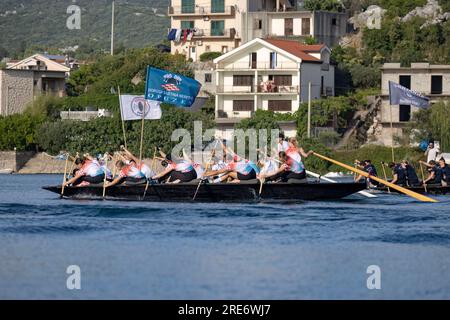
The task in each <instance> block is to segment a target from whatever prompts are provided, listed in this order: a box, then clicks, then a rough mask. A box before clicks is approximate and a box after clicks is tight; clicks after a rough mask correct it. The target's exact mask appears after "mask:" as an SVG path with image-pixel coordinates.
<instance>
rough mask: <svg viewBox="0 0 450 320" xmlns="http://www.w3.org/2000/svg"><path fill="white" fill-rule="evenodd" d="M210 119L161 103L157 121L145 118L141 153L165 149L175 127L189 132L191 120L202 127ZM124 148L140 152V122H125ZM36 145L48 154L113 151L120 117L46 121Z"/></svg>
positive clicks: (120, 140) (207, 125)
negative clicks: (126, 145)
mask: <svg viewBox="0 0 450 320" xmlns="http://www.w3.org/2000/svg"><path fill="white" fill-rule="evenodd" d="M213 119H214V118H213V117H212V116H211V115H206V114H204V113H202V112H187V111H185V110H183V109H180V108H176V107H171V106H163V116H162V118H161V120H147V121H145V127H144V156H146V157H150V156H152V154H153V148H154V147H156V146H160V145H162V146H164V151H165V152H169V151H170V150H171V148H172V147H173V146H175V144H176V143H177V142H172V141H171V135H172V132H173V131H174V130H175V129H179V128H184V129H186V130H188V131H189V132H190V133H191V134H193V129H194V121H202V123H203V129H204V130H206V129H208V128H212V127H213V126H214V120H213ZM125 128H126V138H127V143H128V148H129V149H130V150H131V151H132V152H134V153H135V154H139V151H140V138H141V137H140V134H141V121H127V122H125ZM38 142H39V145H40V147H41V148H42V149H43V150H45V151H48V152H49V153H51V154H57V153H59V152H60V151H61V150H67V151H69V152H71V153H76V152H80V153H84V152H89V153H91V154H97V153H104V152H106V151H108V152H114V151H117V150H118V149H119V147H120V145H122V144H124V142H125V141H124V139H123V133H122V123H121V120H120V116H118V115H116V116H115V117H113V118H98V119H95V120H92V121H88V122H81V121H56V122H46V123H44V124H43V125H42V126H41V127H40V129H39V140H38Z"/></svg>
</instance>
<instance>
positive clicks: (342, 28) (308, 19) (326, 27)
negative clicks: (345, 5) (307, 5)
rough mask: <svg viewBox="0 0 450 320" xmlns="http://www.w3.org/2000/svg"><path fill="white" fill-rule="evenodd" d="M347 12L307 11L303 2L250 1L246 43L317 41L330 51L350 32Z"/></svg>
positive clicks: (245, 33)
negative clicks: (260, 39)
mask: <svg viewBox="0 0 450 320" xmlns="http://www.w3.org/2000/svg"><path fill="white" fill-rule="evenodd" d="M348 18H349V17H348V14H347V13H344V12H328V11H308V10H305V9H304V6H303V1H296V0H249V6H248V13H247V17H245V19H244V28H243V30H244V31H243V32H242V40H243V42H247V41H251V40H252V39H254V38H265V37H272V38H273V37H278V38H281V39H291V40H292V39H296V40H304V39H306V38H309V37H314V39H316V40H317V42H318V43H323V44H326V45H327V46H329V47H332V46H334V45H336V44H337V43H338V42H339V40H340V38H341V37H342V36H343V35H345V34H346V33H347V32H348V31H350V27H349V24H348Z"/></svg>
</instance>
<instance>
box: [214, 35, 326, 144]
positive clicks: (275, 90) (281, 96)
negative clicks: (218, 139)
mask: <svg viewBox="0 0 450 320" xmlns="http://www.w3.org/2000/svg"><path fill="white" fill-rule="evenodd" d="M330 54H331V50H330V49H329V48H328V47H327V46H326V45H303V44H301V43H300V42H299V41H291V40H280V39H272V38H268V39H259V38H257V39H254V40H252V41H250V42H247V43H246V44H244V45H242V46H240V47H238V48H236V49H234V50H232V51H230V52H228V53H226V54H224V55H222V56H220V57H219V58H217V59H215V60H214V64H215V73H216V76H215V80H216V123H217V126H218V130H219V131H221V134H222V135H223V136H228V135H229V133H230V131H232V129H233V127H234V125H235V124H236V123H238V122H239V121H241V120H242V119H244V118H249V117H251V116H252V114H253V113H254V112H255V111H256V110H271V111H275V112H282V113H287V112H289V113H291V112H295V111H297V109H298V108H299V105H300V103H302V102H306V101H308V98H309V84H311V99H318V98H321V97H323V96H333V95H334V66H333V65H332V64H330ZM283 125H284V128H283V129H284V130H285V131H287V132H289V133H290V134H289V135H292V133H293V130H294V131H295V126H293V124H292V123H284V124H283ZM226 132H228V133H226Z"/></svg>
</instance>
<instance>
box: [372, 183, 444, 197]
mask: <svg viewBox="0 0 450 320" xmlns="http://www.w3.org/2000/svg"><path fill="white" fill-rule="evenodd" d="M404 188H405V189H408V190H411V191H414V192H417V193H420V194H437V195H445V194H450V186H447V187H443V186H441V185H427V188H426V189H425V188H424V187H423V186H418V187H404ZM376 190H379V191H382V192H389V191H390V192H394V193H401V192H400V191H397V190H395V189H392V188H390V189H388V188H387V187H384V186H382V187H378V188H377V189H376Z"/></svg>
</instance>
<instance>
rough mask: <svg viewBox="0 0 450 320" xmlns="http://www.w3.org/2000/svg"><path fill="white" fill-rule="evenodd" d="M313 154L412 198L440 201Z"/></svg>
mask: <svg viewBox="0 0 450 320" xmlns="http://www.w3.org/2000/svg"><path fill="white" fill-rule="evenodd" d="M313 155H315V156H316V157H318V158H320V159H322V160H326V161H329V162H331V163H334V164H336V165H338V166H341V167H343V168H345V169H347V170H351V171H353V172H356V173H358V174H360V175H362V176H363V177H366V178H369V179H373V180H375V181H377V182H380V183H382V184H384V185H386V186H388V187H391V188H392V189H395V190H397V191H400V192H401V193H404V194H406V195H408V196H410V197H412V198H415V199H417V200H420V201H424V202H438V201H437V200H435V199H432V198H429V197H426V196H424V195H421V194H418V193H417V192H414V191H411V190H408V189H406V188H403V187H400V186H398V185H396V184H393V183H390V182H388V181H385V180H383V179H380V178H378V177H375V176H371V175H369V174H368V173H367V172H365V171H362V170H359V169H355V168H353V167H352V166H349V165H346V164H344V163H342V162H339V161H336V160H334V159H331V158H328V157H325V156H322V155H321V154H318V153H316V152H314V153H313Z"/></svg>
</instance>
